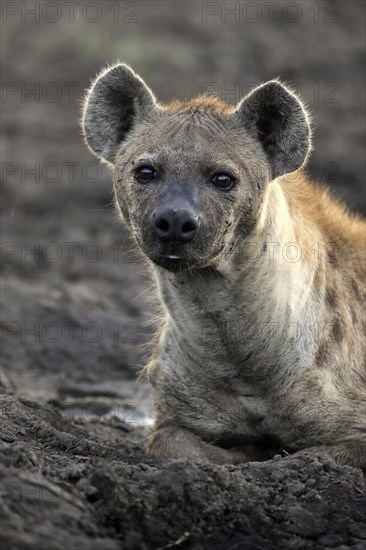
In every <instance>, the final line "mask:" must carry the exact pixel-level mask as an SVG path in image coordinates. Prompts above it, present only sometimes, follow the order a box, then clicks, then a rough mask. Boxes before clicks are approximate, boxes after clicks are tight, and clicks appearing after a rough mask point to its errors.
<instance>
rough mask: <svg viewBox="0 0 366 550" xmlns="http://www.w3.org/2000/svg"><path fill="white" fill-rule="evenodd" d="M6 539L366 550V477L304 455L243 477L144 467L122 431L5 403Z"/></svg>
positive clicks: (12, 544)
mask: <svg viewBox="0 0 366 550" xmlns="http://www.w3.org/2000/svg"><path fill="white" fill-rule="evenodd" d="M1 405H2V428H1V432H0V440H1V451H0V460H1V465H2V468H1V486H2V492H3V495H2V504H1V506H2V524H3V531H2V540H3V543H4V545H5V546H4V547H6V548H12V549H30V548H37V549H46V548H47V550H54V549H55V550H56V549H57V550H58V549H60V550H61V549H64V548H70V549H73V548H80V549H84V548H85V549H88V550H89V549H95V550H97V549H100V550H109V549H114V548H116V549H117V548H128V549H130V548H131V549H150V548H174V547H182V548H205V549H206V548H207V549H216V548H217V549H219V548H273V549H275V548H297V549H300V548H355V549H356V548H360V549H361V548H363V547H364V544H366V528H365V524H366V496H365V491H364V489H365V487H364V485H365V482H364V478H363V475H362V473H361V471H359V470H357V469H353V468H350V467H339V466H336V465H335V464H334V462H333V461H331V460H330V459H329V458H328V457H327V456H326V455H322V454H321V453H320V454H319V455H313V456H311V455H310V454H309V453H306V452H305V453H304V454H303V455H301V456H296V457H286V458H282V457H276V458H275V459H273V460H271V461H268V462H262V463H258V462H257V463H254V462H253V463H250V464H246V465H242V466H214V465H212V464H207V463H196V464H189V463H187V462H186V461H183V460H179V461H171V462H168V463H166V464H164V465H158V464H156V463H155V462H154V461H151V460H148V459H146V458H145V456H144V453H143V447H142V435H143V433H142V432H141V433H140V434H136V433H133V434H131V436H129V434H128V433H126V432H124V431H123V432H122V435H123V436H121V427H120V426H118V424H116V423H115V422H114V421H112V420H111V421H110V422H106V423H105V424H104V425H103V429H102V430H101V429H100V426H99V422H95V423H93V422H90V421H85V420H82V419H81V420H78V421H70V420H69V419H67V418H66V419H65V418H63V417H62V416H61V414H60V412H59V410H58V409H57V408H55V407H51V406H40V405H38V404H36V403H35V402H34V401H30V400H25V399H16V398H15V397H14V396H9V395H8V396H7V395H3V396H2V401H1Z"/></svg>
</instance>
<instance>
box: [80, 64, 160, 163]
mask: <svg viewBox="0 0 366 550" xmlns="http://www.w3.org/2000/svg"><path fill="white" fill-rule="evenodd" d="M155 106H156V100H155V97H154V95H153V93H152V91H151V90H150V89H149V88H148V87H147V86H146V84H145V83H144V81H143V80H142V79H141V78H140V77H139V76H138V75H137V74H135V73H134V72H133V70H132V69H131V68H130V67H128V66H127V65H124V64H118V65H115V66H114V67H112V68H109V69H107V70H105V71H103V72H102V73H101V74H100V75H99V76H98V77H97V78H96V80H95V81H94V83H93V84H92V86H91V88H90V89H89V90H88V92H87V94H86V98H85V103H84V109H83V116H82V123H81V125H82V130H83V133H84V136H85V139H86V142H87V144H88V145H89V147H90V149H91V150H92V152H93V153H94V154H95V155H97V156H98V157H99V158H101V159H103V160H106V161H108V162H109V163H111V164H113V163H114V160H115V156H116V153H117V150H118V147H119V145H120V144H121V143H122V142H123V141H124V139H126V136H127V134H128V132H129V131H130V130H131V128H132V126H133V125H134V124H135V122H137V121H138V120H139V119H140V120H143V119H145V118H148V116H149V114H151V111H152V110H153V109H154V108H155Z"/></svg>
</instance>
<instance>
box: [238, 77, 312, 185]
mask: <svg viewBox="0 0 366 550" xmlns="http://www.w3.org/2000/svg"><path fill="white" fill-rule="evenodd" d="M235 116H239V118H240V121H241V122H242V123H243V124H244V126H245V128H246V129H247V130H249V131H250V133H251V134H252V135H253V136H254V137H255V138H257V139H258V141H259V142H260V143H261V145H262V147H263V149H264V151H265V153H266V155H267V158H268V160H269V163H270V166H271V176H272V179H275V178H277V177H278V176H282V175H283V174H287V173H289V172H293V171H294V170H297V169H298V168H300V167H301V166H302V165H303V164H304V162H305V161H306V159H307V156H308V154H309V152H310V148H311V131H310V122H309V117H308V114H307V112H306V110H305V108H304V106H303V104H302V103H301V101H300V100H299V99H298V98H297V97H296V96H295V94H293V93H292V92H291V91H290V90H288V89H287V88H286V87H285V86H284V85H283V84H281V83H280V82H278V81H277V80H271V81H269V82H266V83H265V84H262V85H261V86H259V87H258V88H256V89H255V90H253V92H251V93H250V94H249V95H248V96H247V97H245V98H244V99H243V100H242V101H241V102H240V103H239V105H238V106H237V109H236V111H235Z"/></svg>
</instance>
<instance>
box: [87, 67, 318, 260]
mask: <svg viewBox="0 0 366 550" xmlns="http://www.w3.org/2000/svg"><path fill="white" fill-rule="evenodd" d="M83 123H84V131H85V136H86V139H87V142H88V144H89V146H90V147H91V148H92V150H93V151H94V152H95V153H96V154H97V155H98V156H99V157H101V158H102V159H104V160H106V161H107V162H109V163H111V164H112V165H113V169H114V184H115V192H116V199H117V204H118V206H119V209H120V211H121V213H122V215H123V217H124V219H125V221H126V222H127V224H128V225H129V226H130V229H131V231H132V234H133V235H134V237H135V239H136V241H137V243H138V244H139V246H140V248H141V250H142V251H143V252H144V253H145V254H146V255H147V256H148V257H149V258H150V259H151V260H152V261H153V262H154V263H155V264H158V265H160V266H162V267H164V268H166V269H169V270H171V271H178V270H181V269H186V268H198V267H204V266H209V265H213V264H214V263H215V261H216V260H217V259H218V258H220V256H221V255H222V254H225V253H226V252H227V251H228V250H229V249H230V247H231V246H232V244H233V243H234V242H235V239H236V237H237V236H238V235H240V236H245V235H247V234H248V233H250V231H251V230H252V229H253V227H254V226H255V223H256V220H257V217H258V212H259V210H260V205H261V203H262V200H263V194H264V193H265V189H266V186H267V184H268V182H269V181H270V180H271V179H273V178H275V177H277V176H279V175H282V174H284V173H287V172H291V171H293V170H295V169H296V168H298V167H299V166H301V164H302V163H303V162H304V160H305V157H306V155H307V153H308V149H309V125H308V122H307V117H306V114H305V111H304V109H303V107H302V105H301V104H300V102H299V101H298V99H297V98H295V96H294V95H293V94H291V92H289V91H288V90H287V89H286V88H285V87H284V86H283V85H282V84H280V83H278V82H269V83H267V84H265V85H263V86H261V87H259V88H257V89H256V90H255V91H254V92H253V93H252V94H251V95H249V96H248V97H247V98H245V99H244V100H243V101H242V102H240V104H239V105H238V106H237V108H232V107H231V106H229V105H227V104H224V103H222V102H220V101H218V100H217V99H213V98H209V97H201V98H197V99H195V100H193V101H189V102H173V103H172V104H170V105H168V106H162V105H159V104H158V103H157V102H156V100H155V98H154V96H153V94H152V92H151V91H150V90H149V89H148V88H147V86H146V85H145V84H144V83H143V81H142V80H141V79H140V78H139V77H138V76H137V75H135V74H134V73H133V72H132V71H131V69H129V68H128V67H126V66H125V65H117V66H115V67H114V68H112V69H110V70H108V71H106V72H104V73H103V74H102V75H101V76H100V77H99V78H98V79H97V80H96V82H95V84H94V85H93V86H92V88H91V90H90V92H89V95H88V97H87V101H86V107H85V111H84V120H83Z"/></svg>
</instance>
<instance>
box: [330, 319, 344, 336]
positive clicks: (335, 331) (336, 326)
mask: <svg viewBox="0 0 366 550" xmlns="http://www.w3.org/2000/svg"><path fill="white" fill-rule="evenodd" d="M342 338H343V332H342V329H341V324H340V321H339V319H335V321H334V323H333V327H332V340H333V342H341V340H342Z"/></svg>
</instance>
